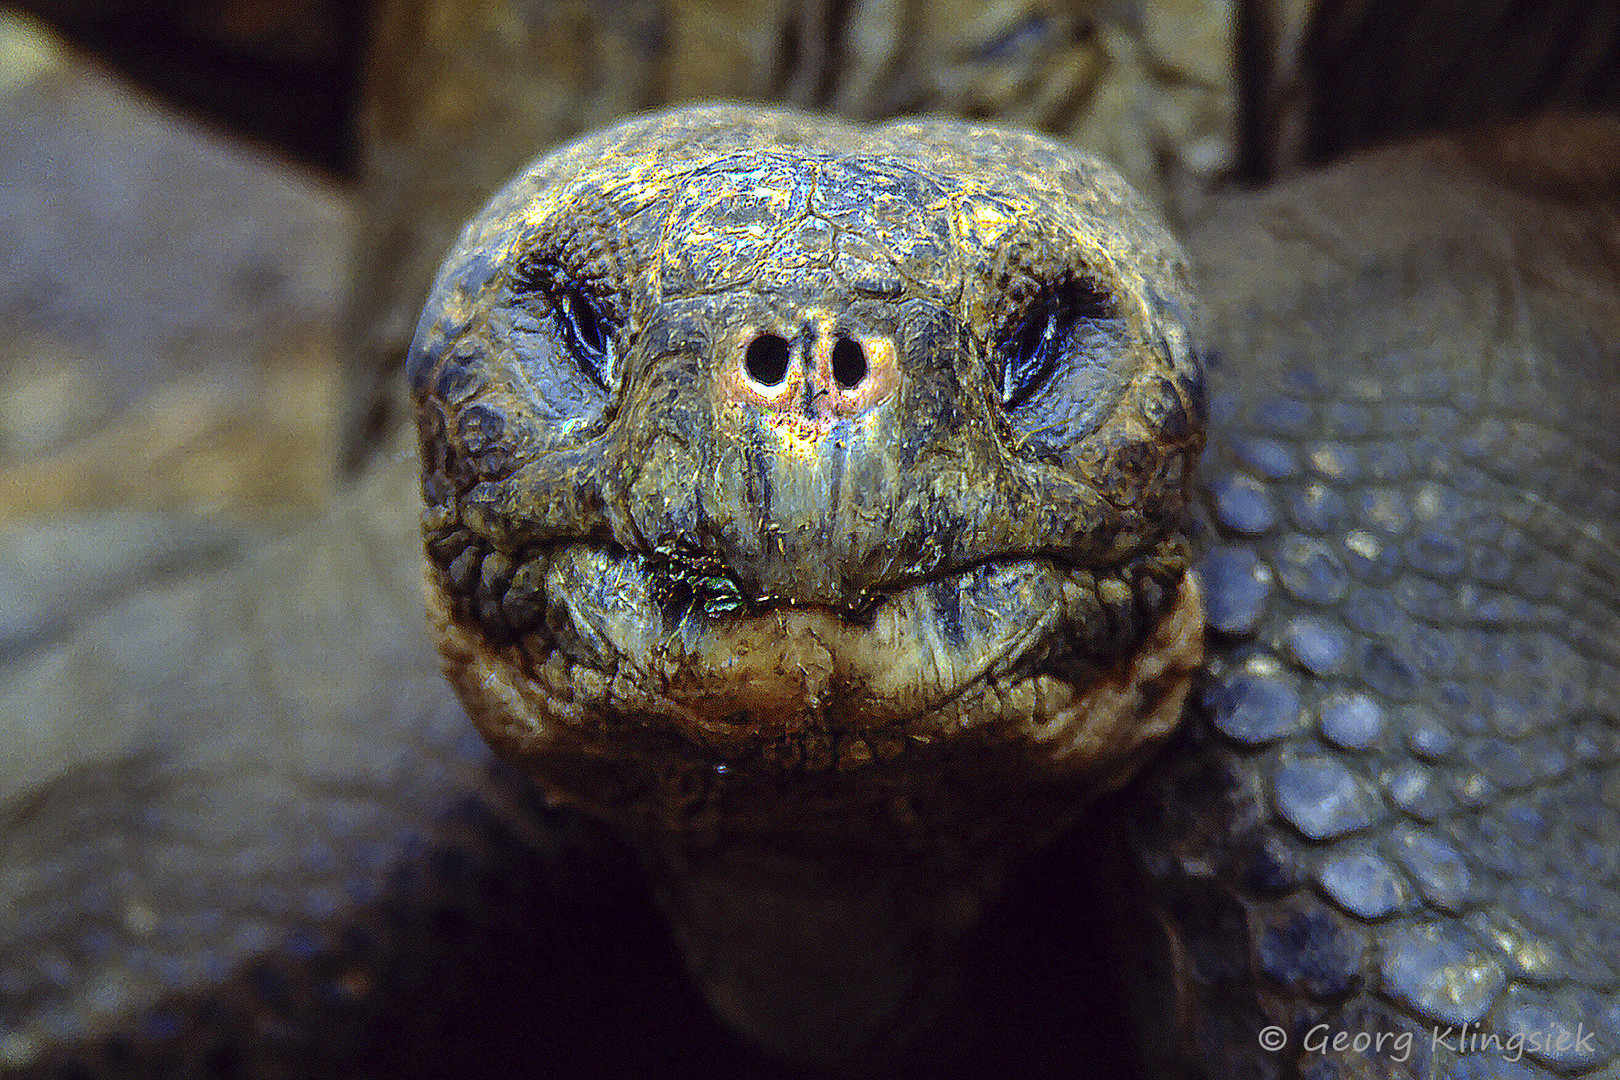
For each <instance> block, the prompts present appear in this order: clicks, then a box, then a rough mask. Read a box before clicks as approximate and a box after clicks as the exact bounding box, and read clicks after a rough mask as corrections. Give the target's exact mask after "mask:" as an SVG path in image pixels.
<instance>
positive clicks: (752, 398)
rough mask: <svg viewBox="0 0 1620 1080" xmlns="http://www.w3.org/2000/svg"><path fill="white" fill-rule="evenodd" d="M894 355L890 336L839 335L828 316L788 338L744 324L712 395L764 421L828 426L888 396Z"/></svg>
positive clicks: (894, 382)
mask: <svg viewBox="0 0 1620 1080" xmlns="http://www.w3.org/2000/svg"><path fill="white" fill-rule="evenodd" d="M895 357H896V349H895V343H894V339H893V338H892V337H890V336H888V335H886V334H870V333H860V332H855V331H849V330H845V329H842V328H840V327H839V325H838V323H837V321H836V320H834V319H832V318H830V317H821V318H816V319H812V320H810V321H808V322H807V323H806V324H805V325H804V326H803V327H802V328H801V329H800V330H799V331H798V332H796V333H794V334H793V335H792V336H791V337H789V336H785V335H783V334H782V333H780V332H778V331H777V330H776V329H774V328H769V327H759V326H749V327H745V328H744V329H743V330H742V332H741V333H739V334H738V335H737V336H736V339H735V341H734V343H733V345H732V347H731V348H730V350H729V354H728V355H727V356H726V358H725V360H724V361H723V362H722V365H721V370H720V372H719V378H718V379H717V390H718V393H719V396H720V398H721V402H722V403H723V404H732V405H742V406H745V407H751V408H753V409H757V410H759V411H760V412H761V413H764V414H765V416H766V419H767V420H768V421H776V420H779V421H786V422H788V423H791V424H793V425H795V426H804V425H807V424H808V425H811V426H815V427H824V426H831V425H832V424H834V423H836V422H838V421H840V420H850V419H854V418H857V417H859V416H861V415H863V414H865V413H868V412H870V411H871V410H873V409H875V408H877V407H878V406H879V405H881V404H883V403H884V402H885V401H887V400H889V399H890V398H891V397H893V396H894V394H895V391H896V389H897V388H898V386H899V382H900V380H899V373H898V371H897V370H896V359H895Z"/></svg>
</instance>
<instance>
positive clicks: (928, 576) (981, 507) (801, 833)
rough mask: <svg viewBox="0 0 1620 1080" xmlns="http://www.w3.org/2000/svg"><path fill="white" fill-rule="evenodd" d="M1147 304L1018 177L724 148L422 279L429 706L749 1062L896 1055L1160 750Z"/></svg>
mask: <svg viewBox="0 0 1620 1080" xmlns="http://www.w3.org/2000/svg"><path fill="white" fill-rule="evenodd" d="M1183 269H1184V267H1183V261H1182V257H1181V255H1180V253H1179V251H1178V250H1177V249H1176V247H1175V245H1174V244H1173V242H1172V241H1171V240H1170V239H1169V237H1168V235H1167V234H1166V233H1165V232H1164V231H1163V230H1162V229H1161V228H1159V227H1158V226H1157V225H1156V224H1155V222H1154V221H1153V219H1152V217H1151V214H1150V212H1149V211H1148V209H1147V208H1146V206H1145V205H1144V204H1142V203H1141V202H1140V201H1139V200H1137V199H1136V198H1135V197H1134V196H1133V195H1132V194H1131V192H1130V191H1129V190H1128V189H1127V188H1126V187H1125V186H1124V184H1123V182H1122V181H1120V180H1119V179H1118V177H1117V176H1115V175H1114V174H1113V173H1112V172H1111V171H1110V170H1108V169H1107V167H1106V166H1103V165H1102V164H1101V163H1100V162H1097V161H1096V160H1095V159H1092V158H1088V157H1086V156H1084V155H1081V154H1079V153H1076V152H1074V151H1071V150H1069V149H1067V148H1064V147H1062V146H1060V145H1058V144H1056V143H1054V142H1051V141H1049V140H1046V139H1042V138H1040V137H1038V136H1033V135H1029V134H1026V133H1022V132H1016V131H1009V130H1005V129H998V128H992V127H985V126H974V125H970V124H962V123H953V122H946V121H908V122H900V123H895V124H889V125H884V126H882V127H878V128H875V129H872V130H870V131H866V130H863V129H860V128H856V127H853V126H850V125H846V124H840V123H836V122H830V121H827V120H824V119H819V118H814V117H811V116H809V115H807V114H797V113H787V112H772V111H769V110H763V109H742V108H736V107H725V106H722V107H694V108H688V109H684V110H677V111H673V112H667V113H658V114H653V115H652V116H650V117H647V118H643V119H637V120H633V121H629V122H627V123H625V124H622V125H619V126H616V127H613V128H610V129H608V130H607V131H605V132H603V133H601V134H599V135H595V136H592V137H589V138H587V139H584V140H582V141H580V142H578V143H576V144H573V145H570V146H567V147H564V148H562V149H560V150H558V151H556V152H554V153H552V154H549V155H546V156H545V157H543V158H541V159H540V160H538V161H537V162H536V163H535V164H534V165H533V166H532V167H531V168H529V169H528V170H526V171H525V172H524V173H523V174H521V175H520V176H519V177H518V178H517V179H516V180H514V181H513V182H512V183H511V184H509V185H508V186H507V187H506V188H504V189H503V190H502V191H501V192H500V193H499V194H497V195H496V196H495V198H494V199H493V200H492V201H491V202H490V205H489V206H488V207H487V208H485V210H484V211H483V212H481V213H480V214H479V215H477V216H476V217H475V218H474V219H473V221H472V222H471V223H470V224H469V225H468V226H467V229H466V230H465V231H464V232H463V234H462V237H461V240H460V241H459V242H458V244H457V245H456V247H455V249H454V250H453V251H452V253H451V254H450V256H449V258H448V259H447V260H446V265H445V269H444V270H443V271H442V272H441V274H440V277H439V280H438V282H437V284H436V286H435V289H434V293H433V296H432V298H431V299H430V300H429V302H428V305H427V308H426V309H425V311H424V313H423V315H422V319H421V326H420V329H419V330H418V333H417V338H416V343H415V345H414V347H413V350H412V353H411V357H410V360H409V363H408V368H407V370H408V373H409V376H410V380H411V387H412V392H413V396H414V397H415V399H416V402H417V407H418V420H419V428H420V434H421V455H422V462H423V493H424V497H425V498H426V500H427V503H428V509H427V518H426V521H425V524H424V532H425V536H426V540H427V545H428V549H429V552H430V559H431V562H432V564H433V571H432V573H431V574H430V576H429V592H430V606H431V608H432V612H433V614H432V618H433V620H434V622H435V624H436V626H437V628H438V629H439V630H440V633H441V635H442V641H441V649H442V651H443V652H444V654H445V659H446V662H447V670H448V673H449V675H450V678H451V681H452V682H453V683H454V684H455V686H456V687H457V690H458V692H459V693H460V695H461V697H462V700H463V701H464V703H465V704H466V705H467V707H468V709H469V712H470V713H471V714H472V716H473V717H474V719H475V720H476V721H477V723H478V724H479V726H480V728H481V729H482V730H483V731H484V732H485V733H486V735H488V736H489V738H490V739H491V740H492V742H493V743H494V745H495V746H496V747H497V749H498V750H499V751H501V752H502V753H503V754H504V755H505V756H507V757H508V758H509V759H510V760H513V761H515V762H518V763H520V764H522V765H523V767H525V768H526V769H527V770H529V771H530V772H531V773H532V774H533V775H535V776H536V777H537V778H539V779H541V780H542V781H543V782H544V783H545V785H546V786H547V787H548V789H549V790H551V791H553V792H555V793H556V794H557V795H558V796H559V797H561V798H564V799H566V800H568V801H570V802H573V803H576V804H578V805H581V806H584V807H586V808H587V809H589V810H590V811H591V812H592V813H595V814H599V815H602V816H605V817H608V818H610V819H612V820H614V821H617V822H620V823H623V824H625V825H627V826H628V827H630V828H631V830H632V831H633V832H634V834H635V835H636V836H637V839H638V840H639V841H640V842H641V843H642V844H644V845H645V846H647V847H648V848H650V849H651V850H652V852H653V854H652V858H653V860H654V861H655V863H656V864H658V865H659V866H660V867H662V869H663V872H664V875H665V877H666V878H667V888H668V890H669V891H670V893H671V894H672V902H671V907H672V910H673V911H674V912H675V914H676V922H677V927H678V931H679V932H680V933H681V935H682V936H683V938H685V939H686V940H687V943H688V947H689V949H690V950H691V952H692V954H693V964H694V967H695V968H696V969H697V970H699V971H700V972H702V974H703V976H704V978H705V980H706V981H707V982H708V983H709V984H710V989H711V993H712V994H713V996H714V997H715V998H716V1000H717V1001H719V1002H722V1003H723V1011H724V1012H726V1014H727V1015H728V1017H729V1018H730V1019H732V1020H733V1022H734V1023H736V1024H737V1025H738V1026H739V1027H742V1028H743V1029H744V1030H747V1031H749V1032H750V1033H751V1034H753V1035H754V1036H755V1037H757V1038H759V1039H761V1040H762V1041H764V1042H766V1043H767V1044H770V1045H775V1046H777V1047H780V1048H782V1049H783V1050H784V1051H785V1052H790V1053H791V1054H792V1055H793V1056H796V1057H805V1056H812V1055H813V1056H818V1057H827V1056H831V1055H833V1054H835V1053H842V1054H843V1055H844V1056H849V1055H850V1054H853V1053H857V1052H865V1051H868V1050H869V1049H870V1046H869V1044H870V1043H871V1042H872V1041H873V1039H874V1038H877V1037H879V1036H881V1038H882V1041H884V1042H888V1041H890V1040H891V1039H892V1037H893V1033H894V1032H896V1031H900V1030H905V1029H907V1028H908V1027H909V1026H911V1023H912V1020H913V1018H914V1016H915V1014H916V1013H917V1011H918V1010H917V1007H916V1004H915V1003H916V1001H917V1000H918V999H920V998H924V997H928V996H934V994H935V993H936V992H937V990H936V988H938V987H940V986H942V985H945V984H946V983H948V981H949V980H948V978H947V976H946V970H945V969H947V968H948V966H949V958H950V957H951V955H952V954H953V952H954V945H953V944H952V941H953V939H956V938H959V937H960V936H961V928H962V926H963V925H964V924H965V923H966V922H968V921H970V920H971V918H972V916H973V914H974V913H975V912H977V911H978V910H979V909H980V908H982V906H983V905H984V903H985V902H986V899H987V898H988V897H989V896H990V895H992V894H993V893H994V891H995V889H996V888H997V883H998V882H999V879H1000V877H1001V876H1002V874H1003V873H1004V869H1005V867H1006V865H1007V864H1008V863H1009V862H1010V861H1011V860H1014V859H1017V858H1019V857H1020V856H1021V855H1022V854H1024V853H1025V852H1027V851H1028V850H1029V849H1030V848H1031V847H1033V846H1038V845H1039V844H1040V843H1042V842H1043V840H1044V839H1046V838H1048V837H1050V836H1051V835H1052V834H1053V833H1054V832H1055V831H1056V830H1058V829H1061V828H1062V827H1064V826H1065V825H1066V824H1067V823H1068V822H1069V821H1071V820H1072V819H1073V816H1074V815H1075V814H1076V813H1078V811H1079V810H1080V809H1081V808H1082V807H1083V806H1084V805H1085V804H1086V802H1087V801H1088V800H1089V798H1090V797H1093V796H1094V795H1095V794H1096V793H1097V792H1099V791H1106V790H1110V789H1113V788H1116V787H1118V786H1119V784H1120V783H1122V782H1123V780H1124V779H1125V777H1127V776H1128V775H1129V774H1130V772H1131V771H1132V770H1133V769H1134V767H1135V766H1136V765H1137V764H1138V763H1139V762H1140V761H1141V760H1142V758H1143V757H1144V756H1145V755H1146V753H1147V751H1148V750H1149V749H1150V748H1151V747H1152V746H1153V745H1155V744H1156V743H1157V742H1158V741H1159V740H1161V739H1162V738H1163V737H1164V736H1165V735H1166V734H1167V733H1168V732H1169V730H1171V728H1172V727H1173V726H1174V724H1175V723H1176V721H1177V720H1178V719H1179V717H1180V714H1181V709H1182V704H1183V700H1184V695H1185V690H1186V686H1187V683H1188V678H1189V676H1190V674H1191V672H1192V670H1193V669H1194V668H1195V667H1196V665H1197V664H1198V662H1199V660H1200V659H1201V637H1202V634H1201V627H1202V614H1201V609H1200V607H1199V604H1198V600H1197V596H1196V589H1195V587H1194V586H1192V585H1191V584H1190V583H1187V582H1184V580H1183V577H1184V574H1185V571H1186V567H1187V565H1188V559H1189V550H1188V548H1187V545H1186V541H1185V536H1184V531H1185V527H1186V510H1187V506H1188V500H1189V494H1190V492H1189V487H1188V485H1189V480H1190V465H1191V462H1192V461H1193V460H1194V459H1195V458H1196V457H1197V455H1198V454H1199V452H1200V450H1201V448H1202V438H1203V424H1204V416H1205V408H1204V387H1203V375H1202V371H1201V368H1200V366H1199V362H1198V359H1197V357H1196V356H1195V355H1194V353H1193V345H1192V340H1193V333H1194V332H1195V325H1194V324H1193V322H1192V318H1193V314H1194V311H1195V308H1194V305H1193V303H1192V301H1191V298H1190V297H1189V296H1188V294H1187V293H1186V291H1185V285H1184V274H1183ZM694 578H696V579H697V580H695V581H694ZM744 897H747V898H748V899H747V901H746V902H744ZM749 912H755V913H757V914H756V915H755V916H754V918H753V919H752V920H751V919H750V916H749V914H748V913H749ZM889 912H893V914H888V913H889ZM756 920H757V925H754V922H755V921H756ZM788 942H794V943H796V944H795V945H793V946H790V945H789V944H788ZM841 967H842V968H843V969H845V970H842V971H841V970H840V968H841ZM908 967H915V969H916V970H915V971H908ZM873 973H876V974H873ZM784 995H786V997H784Z"/></svg>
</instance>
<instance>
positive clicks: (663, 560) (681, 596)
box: [641, 544, 749, 619]
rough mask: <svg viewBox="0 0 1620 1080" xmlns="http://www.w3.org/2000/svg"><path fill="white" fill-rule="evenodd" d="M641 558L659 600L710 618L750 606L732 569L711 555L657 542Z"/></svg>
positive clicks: (743, 609)
mask: <svg viewBox="0 0 1620 1080" xmlns="http://www.w3.org/2000/svg"><path fill="white" fill-rule="evenodd" d="M641 558H642V562H643V563H644V564H645V565H646V567H647V570H648V572H649V573H650V574H651V575H652V579H653V593H654V595H655V596H657V597H658V599H659V601H660V602H662V603H665V604H686V605H688V606H690V607H695V608H697V609H699V610H701V611H702V612H703V614H705V615H707V616H708V617H709V618H711V619H717V618H719V617H720V616H721V615H725V614H728V613H730V612H733V611H745V610H747V609H748V607H749V602H748V598H747V597H745V596H744V595H743V593H742V589H741V588H740V587H739V586H738V584H737V581H736V579H735V578H733V577H732V576H731V571H730V570H729V569H727V567H726V566H725V564H724V563H722V562H720V560H718V559H716V558H714V557H713V556H710V555H705V554H703V553H701V552H696V551H692V550H690V549H686V550H682V549H681V547H680V546H678V545H676V544H659V545H658V546H657V547H656V548H654V549H653V553H652V554H651V555H643V556H642V557H641Z"/></svg>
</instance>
